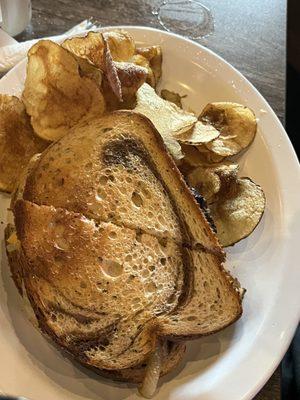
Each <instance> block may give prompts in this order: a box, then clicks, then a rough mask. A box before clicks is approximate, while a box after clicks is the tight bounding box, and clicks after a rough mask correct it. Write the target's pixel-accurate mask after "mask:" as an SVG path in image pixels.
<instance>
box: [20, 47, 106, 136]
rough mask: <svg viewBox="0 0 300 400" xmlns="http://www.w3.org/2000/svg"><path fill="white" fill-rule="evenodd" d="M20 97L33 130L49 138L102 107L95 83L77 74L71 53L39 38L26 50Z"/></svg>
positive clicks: (99, 110) (75, 63) (91, 115)
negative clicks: (23, 80) (24, 79)
mask: <svg viewBox="0 0 300 400" xmlns="http://www.w3.org/2000/svg"><path fill="white" fill-rule="evenodd" d="M23 101H24V104H25V107H26V111H27V113H28V114H29V115H30V117H31V124H32V126H33V129H34V131H35V132H36V134H37V135H38V136H40V137H41V138H43V139H46V140H49V141H54V140H57V139H58V138H60V137H62V136H64V135H65V134H66V133H67V132H68V130H69V129H70V128H71V127H72V126H74V125H75V124H77V123H78V122H79V121H85V120H89V119H90V118H93V117H94V116H99V115H101V114H103V112H104V111H105V103H104V98H103V96H102V93H101V92H100V90H99V88H98V87H97V84H96V83H95V82H94V81H93V80H91V79H89V78H86V77H82V76H80V71H79V65H78V62H77V61H76V59H75V58H74V56H73V55H72V54H71V53H70V52H69V51H67V50H65V49H63V48H62V47H61V46H59V45H57V44H56V43H53V42H51V41H49V40H41V41H39V42H38V43H37V44H35V45H34V46H33V47H32V48H31V49H30V51H29V52H28V64H27V76H26V81H25V88H24V92H23Z"/></svg>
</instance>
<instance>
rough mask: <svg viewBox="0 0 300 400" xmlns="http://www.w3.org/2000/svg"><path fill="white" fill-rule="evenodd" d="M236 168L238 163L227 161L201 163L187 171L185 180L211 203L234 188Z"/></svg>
mask: <svg viewBox="0 0 300 400" xmlns="http://www.w3.org/2000/svg"><path fill="white" fill-rule="evenodd" d="M238 169H239V166H238V164H234V163H229V162H225V163H224V164H211V165H209V164H205V163H203V164H202V165H201V166H198V167H197V168H194V169H193V170H192V171H190V172H189V174H188V175H187V181H188V183H189V185H190V186H192V187H194V188H196V189H197V191H198V192H199V193H200V194H201V195H202V196H203V197H204V198H205V199H206V201H207V202H208V203H212V202H215V201H217V200H219V199H222V198H223V196H228V195H229V194H230V193H231V191H232V190H234V188H235V184H236V181H237V174H238Z"/></svg>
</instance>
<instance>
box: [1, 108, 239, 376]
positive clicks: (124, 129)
mask: <svg viewBox="0 0 300 400" xmlns="http://www.w3.org/2000/svg"><path fill="white" fill-rule="evenodd" d="M12 210H13V213H14V221H15V227H12V226H10V227H8V228H7V251H8V255H9V260H10V265H11V270H12V275H13V277H14V280H15V282H16V285H17V286H18V287H19V290H20V291H22V290H23V293H24V294H25V295H26V296H27V297H28V299H29V301H30V304H31V306H32V309H33V310H34V313H35V315H36V317H37V320H38V323H39V326H40V328H41V330H42V331H43V332H45V333H47V334H48V335H49V336H50V337H51V338H52V339H53V340H54V342H56V343H57V344H58V345H59V346H60V347H62V348H63V349H65V350H66V351H67V352H68V353H70V354H71V355H72V356H73V357H74V358H75V359H76V360H77V361H79V362H81V363H82V364H84V365H86V366H88V367H90V368H93V369H94V370H97V371H98V372H99V373H102V374H103V375H104V376H108V377H112V378H115V379H123V380H128V381H134V382H140V381H141V380H142V379H143V378H144V375H145V365H146V364H147V361H148V360H149V358H150V356H151V354H153V352H154V351H155V349H156V348H157V346H158V344H159V346H160V349H162V350H161V351H162V352H163V354H164V355H163V356H162V359H163V360H164V361H163V362H162V367H161V372H162V373H166V372H168V371H169V370H171V369H172V368H174V366H175V365H176V364H177V362H178V361H179V360H180V359H181V357H182V355H183V353H184V341H186V340H190V339H195V338H199V337H201V336H203V335H208V334H212V333H214V332H217V331H219V330H221V329H223V328H225V327H226V326H228V325H230V324H232V323H233V322H235V321H236V320H237V319H238V318H239V317H240V316H241V314H242V305H241V289H240V287H239V285H238V284H237V282H236V280H234V279H233V278H232V277H231V275H230V274H229V273H228V272H227V271H226V270H225V269H224V266H223V262H224V259H225V255H224V252H223V250H222V248H221V247H220V245H219V243H218V240H217V238H216V235H215V234H214V232H213V231H212V229H211V228H210V225H209V223H208V222H207V220H206V218H205V215H204V214H203V213H202V211H201V209H200V208H199V206H198V204H197V202H196V201H195V199H194V197H193V195H192V193H191V192H190V190H189V188H188V187H187V186H186V184H185V182H184V180H183V178H182V176H181V174H180V172H179V171H178V169H177V167H176V165H175V163H174V162H173V160H172V158H171V157H170V155H169V154H168V152H167V150H166V149H165V146H164V144H163V141H162V139H161V137H160V135H159V133H158V132H157V131H156V129H155V128H154V126H153V125H152V123H151V122H150V121H149V120H148V119H147V118H145V117H144V116H142V115H140V114H138V113H135V112H132V111H117V112H113V113H111V114H107V115H105V116H103V117H101V118H99V119H94V120H93V121H90V122H89V123H86V124H83V125H77V126H76V127H75V128H74V129H73V130H72V131H71V132H70V133H68V134H67V135H66V136H64V137H63V138H62V139H60V140H59V141H57V142H55V143H54V144H52V145H51V146H50V147H48V148H47V149H46V150H45V151H44V153H42V155H41V156H40V157H37V158H36V159H35V160H34V162H33V163H32V164H31V166H30V167H29V170H28V172H27V174H26V175H24V177H23V182H22V183H21V184H20V186H19V189H17V192H16V193H15V195H14V196H13V200H12ZM13 242H14V246H13V247H12V243H13ZM133 376H134V378H133Z"/></svg>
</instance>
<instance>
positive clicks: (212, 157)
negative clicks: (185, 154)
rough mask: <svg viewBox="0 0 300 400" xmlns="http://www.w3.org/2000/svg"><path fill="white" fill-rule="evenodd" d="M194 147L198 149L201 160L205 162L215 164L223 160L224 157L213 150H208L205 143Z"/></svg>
mask: <svg viewBox="0 0 300 400" xmlns="http://www.w3.org/2000/svg"><path fill="white" fill-rule="evenodd" d="M196 148H197V149H198V150H199V152H200V153H201V156H202V158H203V162H204V163H207V164H215V163H220V162H222V161H223V160H224V158H225V157H223V156H219V155H218V154H216V153H214V152H213V151H210V150H209V149H208V148H207V147H206V146H205V143H203V144H200V145H197V146H196Z"/></svg>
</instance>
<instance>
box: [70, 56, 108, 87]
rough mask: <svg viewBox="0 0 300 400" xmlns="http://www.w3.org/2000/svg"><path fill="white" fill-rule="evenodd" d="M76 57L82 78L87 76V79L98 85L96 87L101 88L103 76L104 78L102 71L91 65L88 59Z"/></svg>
mask: <svg viewBox="0 0 300 400" xmlns="http://www.w3.org/2000/svg"><path fill="white" fill-rule="evenodd" d="M75 57H76V61H77V62H78V65H79V74H80V76H85V77H86V78H89V79H91V80H93V81H94V82H95V83H96V85H97V86H98V87H99V88H101V83H102V76H103V74H102V71H101V70H100V69H99V68H97V67H96V66H95V65H93V64H91V63H90V62H89V61H88V60H87V59H85V58H80V57H77V56H75Z"/></svg>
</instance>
